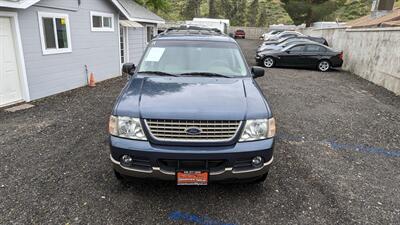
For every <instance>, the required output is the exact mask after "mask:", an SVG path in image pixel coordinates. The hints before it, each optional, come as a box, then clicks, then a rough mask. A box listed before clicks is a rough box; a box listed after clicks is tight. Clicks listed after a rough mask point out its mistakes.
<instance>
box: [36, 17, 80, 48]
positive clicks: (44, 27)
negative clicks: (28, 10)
mask: <svg viewBox="0 0 400 225" xmlns="http://www.w3.org/2000/svg"><path fill="white" fill-rule="evenodd" d="M38 17H39V30H40V37H41V42H42V52H43V54H44V55H48V54H59V53H66V52H71V51H72V48H71V34H70V28H69V19H68V15H67V14H59V13H46V12H38Z"/></svg>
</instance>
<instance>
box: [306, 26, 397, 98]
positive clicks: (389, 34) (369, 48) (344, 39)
mask: <svg viewBox="0 0 400 225" xmlns="http://www.w3.org/2000/svg"><path fill="white" fill-rule="evenodd" d="M300 32H302V33H304V34H307V35H311V36H322V37H324V38H325V39H327V41H328V43H329V45H330V46H331V47H332V48H334V49H337V50H342V51H344V64H343V69H344V70H347V71H350V72H352V73H354V74H356V75H358V76H360V77H363V78H364V79H367V80H369V81H371V82H373V83H375V84H377V85H380V86H383V87H385V88H386V89H388V90H390V91H392V92H394V93H395V94H397V95H400V28H369V29H345V28H340V29H338V28H336V29H311V28H307V29H304V30H300Z"/></svg>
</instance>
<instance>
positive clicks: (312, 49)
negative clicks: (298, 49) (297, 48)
mask: <svg viewBox="0 0 400 225" xmlns="http://www.w3.org/2000/svg"><path fill="white" fill-rule="evenodd" d="M306 51H307V52H325V51H326V49H325V48H324V47H321V46H319V45H307V47H306Z"/></svg>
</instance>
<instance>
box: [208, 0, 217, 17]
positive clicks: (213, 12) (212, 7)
mask: <svg viewBox="0 0 400 225" xmlns="http://www.w3.org/2000/svg"><path fill="white" fill-rule="evenodd" d="M217 14H218V13H217V6H216V3H215V0H208V17H210V18H216V17H217V16H218V15H217Z"/></svg>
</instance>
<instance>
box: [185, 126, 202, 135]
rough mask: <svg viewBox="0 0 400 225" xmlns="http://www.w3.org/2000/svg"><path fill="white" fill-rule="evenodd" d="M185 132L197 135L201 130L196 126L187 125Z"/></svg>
mask: <svg viewBox="0 0 400 225" xmlns="http://www.w3.org/2000/svg"><path fill="white" fill-rule="evenodd" d="M185 132H186V133H187V134H189V135H198V134H201V132H202V130H201V129H200V128H198V127H189V128H187V129H186V130H185Z"/></svg>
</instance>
